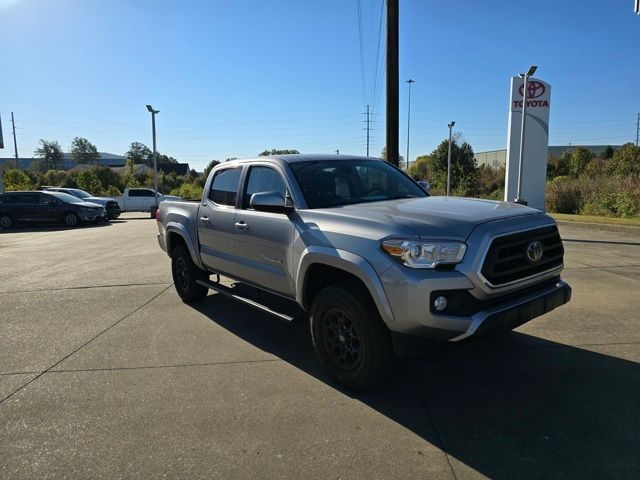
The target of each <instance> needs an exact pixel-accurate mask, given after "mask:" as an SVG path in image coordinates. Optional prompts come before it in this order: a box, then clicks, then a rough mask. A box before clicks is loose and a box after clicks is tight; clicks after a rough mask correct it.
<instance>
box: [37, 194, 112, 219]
mask: <svg viewBox="0 0 640 480" xmlns="http://www.w3.org/2000/svg"><path fill="white" fill-rule="evenodd" d="M42 190H46V191H48V192H62V193H68V194H69V195H73V196H74V197H78V198H79V199H81V200H83V201H85V202H91V203H97V204H98V205H102V206H103V207H104V208H105V209H106V210H107V215H108V216H109V220H113V219H114V218H118V217H119V216H120V213H122V210H120V205H118V202H116V201H115V200H114V199H113V198H107V197H94V196H93V195H91V194H90V193H89V192H85V191H84V190H81V189H79V188H67V187H49V186H44V187H42Z"/></svg>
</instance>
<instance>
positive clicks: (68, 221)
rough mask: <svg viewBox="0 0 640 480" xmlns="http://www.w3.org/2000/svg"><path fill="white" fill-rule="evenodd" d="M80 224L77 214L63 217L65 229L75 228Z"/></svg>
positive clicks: (66, 214) (71, 213) (70, 213)
mask: <svg viewBox="0 0 640 480" xmlns="http://www.w3.org/2000/svg"><path fill="white" fill-rule="evenodd" d="M79 223H80V217H78V214H77V213H73V212H68V213H65V215H64V224H65V225H66V226H67V227H75V226H76V225H78V224H79Z"/></svg>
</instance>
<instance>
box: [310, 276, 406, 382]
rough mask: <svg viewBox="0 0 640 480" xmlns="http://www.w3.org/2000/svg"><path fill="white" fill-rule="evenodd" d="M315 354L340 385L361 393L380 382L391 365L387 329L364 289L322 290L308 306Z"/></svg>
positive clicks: (337, 287)
mask: <svg viewBox="0 0 640 480" xmlns="http://www.w3.org/2000/svg"><path fill="white" fill-rule="evenodd" d="M310 320H311V337H312V340H313V346H314V348H315V351H316V355H317V356H318V359H319V360H320V363H321V364H322V366H323V368H324V369H325V370H326V372H327V373H328V374H329V376H330V377H331V378H332V379H333V380H335V381H336V382H337V383H339V384H340V385H342V386H344V387H347V388H349V389H351V390H354V391H358V392H362V391H365V390H368V389H370V388H372V387H374V386H375V385H376V384H378V383H380V382H381V381H382V380H383V379H384V378H385V377H386V376H387V375H388V374H389V373H390V371H391V368H392V366H393V360H394V355H393V349H392V346H391V338H390V335H389V330H388V329H387V327H386V325H385V324H384V323H383V322H382V319H381V318H380V315H379V314H378V311H377V309H376V307H375V305H374V304H373V301H372V300H371V298H370V297H369V295H368V294H367V292H366V291H364V290H363V288H360V286H359V285H356V284H351V283H342V284H338V285H334V286H329V287H326V288H324V289H323V290H321V291H320V292H319V293H318V294H317V295H316V297H315V299H314V300H313V305H312V306H311V314H310Z"/></svg>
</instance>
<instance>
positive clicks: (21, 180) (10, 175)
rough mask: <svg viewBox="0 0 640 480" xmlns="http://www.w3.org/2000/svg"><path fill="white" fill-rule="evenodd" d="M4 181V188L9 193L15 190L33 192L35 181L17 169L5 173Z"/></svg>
mask: <svg viewBox="0 0 640 480" xmlns="http://www.w3.org/2000/svg"><path fill="white" fill-rule="evenodd" d="M2 178H3V180H4V188H5V190H6V191H7V192H9V191H12V190H13V191H15V190H31V189H32V188H33V181H32V179H31V177H29V175H27V174H26V173H25V172H24V171H22V170H18V169H17V168H11V169H9V170H7V171H6V172H4V174H3V176H2Z"/></svg>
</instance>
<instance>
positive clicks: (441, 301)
mask: <svg viewBox="0 0 640 480" xmlns="http://www.w3.org/2000/svg"><path fill="white" fill-rule="evenodd" d="M433 308H435V309H436V310H437V311H438V312H441V311H443V310H444V309H445V308H447V299H446V298H445V297H438V298H436V299H435V300H434V301H433Z"/></svg>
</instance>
